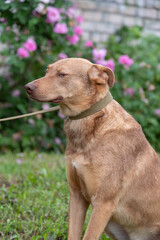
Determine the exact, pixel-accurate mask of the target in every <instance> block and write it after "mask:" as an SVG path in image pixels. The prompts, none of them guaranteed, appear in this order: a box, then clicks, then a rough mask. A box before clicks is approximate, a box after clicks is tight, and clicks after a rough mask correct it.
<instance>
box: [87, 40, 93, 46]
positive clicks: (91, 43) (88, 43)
mask: <svg viewBox="0 0 160 240" xmlns="http://www.w3.org/2000/svg"><path fill="white" fill-rule="evenodd" d="M85 47H86V48H88V47H93V42H92V41H91V40H88V41H87V42H85Z"/></svg>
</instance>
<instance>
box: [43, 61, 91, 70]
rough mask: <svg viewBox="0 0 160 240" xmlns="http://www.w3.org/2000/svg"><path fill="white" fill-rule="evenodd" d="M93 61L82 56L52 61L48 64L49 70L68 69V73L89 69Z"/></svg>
mask: <svg viewBox="0 0 160 240" xmlns="http://www.w3.org/2000/svg"><path fill="white" fill-rule="evenodd" d="M91 65H92V63H91V62H89V61H88V60H86V59H81V58H67V59H62V60H59V61H57V62H55V63H52V64H50V65H49V66H48V68H47V72H55V71H64V72H65V71H67V72H68V73H69V72H70V73H72V72H79V71H81V70H82V71H85V70H86V71H88V69H89V68H90V67H91Z"/></svg>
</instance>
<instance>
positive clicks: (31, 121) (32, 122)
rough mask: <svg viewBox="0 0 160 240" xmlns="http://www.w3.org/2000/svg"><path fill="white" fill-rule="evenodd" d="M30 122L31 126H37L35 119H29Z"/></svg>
mask: <svg viewBox="0 0 160 240" xmlns="http://www.w3.org/2000/svg"><path fill="white" fill-rule="evenodd" d="M28 122H29V124H31V125H32V126H34V124H35V121H34V119H33V118H29V119H28Z"/></svg>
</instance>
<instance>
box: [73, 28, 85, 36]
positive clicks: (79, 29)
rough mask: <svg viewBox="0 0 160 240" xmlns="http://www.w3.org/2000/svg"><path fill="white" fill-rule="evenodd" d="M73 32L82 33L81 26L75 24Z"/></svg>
mask: <svg viewBox="0 0 160 240" xmlns="http://www.w3.org/2000/svg"><path fill="white" fill-rule="evenodd" d="M74 33H75V34H77V35H82V33H83V30H82V28H81V27H79V26H75V27H74Z"/></svg>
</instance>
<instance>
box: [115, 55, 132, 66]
mask: <svg viewBox="0 0 160 240" xmlns="http://www.w3.org/2000/svg"><path fill="white" fill-rule="evenodd" d="M118 61H119V63H120V64H123V65H124V66H125V67H126V68H129V67H130V66H131V65H132V64H133V59H131V58H130V57H129V56H128V55H121V56H120V57H119V59H118Z"/></svg>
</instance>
